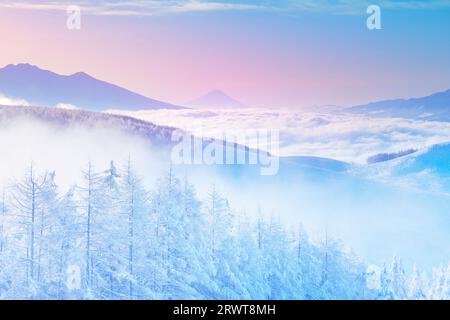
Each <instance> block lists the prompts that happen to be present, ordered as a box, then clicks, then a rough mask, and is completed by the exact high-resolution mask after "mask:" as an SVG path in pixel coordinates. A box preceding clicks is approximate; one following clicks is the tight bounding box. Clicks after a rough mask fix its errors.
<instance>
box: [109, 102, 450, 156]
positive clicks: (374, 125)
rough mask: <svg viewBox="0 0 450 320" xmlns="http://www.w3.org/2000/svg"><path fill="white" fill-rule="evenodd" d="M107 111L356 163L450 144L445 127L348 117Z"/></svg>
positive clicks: (448, 127)
mask: <svg viewBox="0 0 450 320" xmlns="http://www.w3.org/2000/svg"><path fill="white" fill-rule="evenodd" d="M108 112H110V113H115V114H121V115H128V116H132V117H135V118H138V119H142V120H146V121H150V122H153V123H155V124H159V125H166V126H172V127H177V128H180V129H184V130H188V131H190V132H192V133H193V134H195V135H198V136H207V137H213V138H222V135H223V133H224V132H233V133H240V132H242V133H245V131H246V130H248V129H271V130H279V132H280V148H279V150H280V151H279V152H280V154H279V155H281V156H318V157H325V158H332V159H336V160H341V161H346V162H349V163H354V164H365V163H366V161H367V158H368V157H370V156H373V155H375V154H378V153H391V152H398V151H401V150H407V149H411V148H412V149H419V150H420V149H424V148H426V147H428V146H430V145H433V144H437V143H444V142H449V141H450V123H448V122H438V121H424V120H412V119H402V118H374V117H369V116H364V115H354V114H346V113H323V112H311V111H302V110H276V111H274V110H269V109H240V110H234V109H232V110H230V109H220V110H218V109H211V110H207V109H201V110H200V109H199V110H195V109H182V110H146V111H135V112H130V111H118V110H112V111H111V110H110V111H108ZM242 143H243V141H242Z"/></svg>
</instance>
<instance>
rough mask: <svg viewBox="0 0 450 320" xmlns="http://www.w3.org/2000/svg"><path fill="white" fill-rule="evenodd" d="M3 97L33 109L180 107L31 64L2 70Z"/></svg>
mask: <svg viewBox="0 0 450 320" xmlns="http://www.w3.org/2000/svg"><path fill="white" fill-rule="evenodd" d="M0 94H2V95H4V96H6V97H8V98H12V99H20V100H25V101H26V102H27V103H28V104H29V105H34V106H47V107H54V106H56V105H58V104H63V105H72V106H75V107H78V108H82V109H86V110H90V111H104V110H107V109H121V110H145V109H178V108H181V107H179V106H176V105H173V104H170V103H166V102H163V101H159V100H155V99H151V98H148V97H145V96H143V95H140V94H138V93H135V92H131V91H129V90H127V89H124V88H121V87H119V86H116V85H113V84H110V83H108V82H105V81H101V80H98V79H95V78H94V77H92V76H90V75H88V74H86V73H84V72H78V73H74V74H72V75H68V76H66V75H60V74H56V73H54V72H51V71H47V70H43V69H40V68H38V67H37V66H34V65H30V64H17V65H13V64H10V65H7V66H6V67H4V68H2V69H0Z"/></svg>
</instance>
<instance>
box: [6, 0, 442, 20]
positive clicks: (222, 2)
mask: <svg viewBox="0 0 450 320" xmlns="http://www.w3.org/2000/svg"><path fill="white" fill-rule="evenodd" d="M374 3H377V4H379V5H380V6H382V7H383V8H387V9H436V8H450V3H449V1H446V0H429V1H425V0H413V1H411V0H384V1H375V2H374V1H368V0H362V1H360V0H358V1H357V0H338V1H333V0H305V1H297V0H281V1H280V0H238V1H231V0H150V1H149V0H125V1H117V0H103V1H100V0H94V1H86V0H78V1H76V0H71V1H69V0H63V1H52V0H39V1H36V0H23V1H9V0H7V1H2V2H1V3H0V8H14V9H29V10H65V9H66V7H67V6H68V5H79V6H81V7H82V9H83V11H84V12H86V13H89V14H95V15H128V16H129V15H137V16H148V15H161V14H177V13H186V12H198V11H229V10H265V11H289V12H295V11H312V12H328V13H335V14H365V8H367V6H368V5H370V4H374Z"/></svg>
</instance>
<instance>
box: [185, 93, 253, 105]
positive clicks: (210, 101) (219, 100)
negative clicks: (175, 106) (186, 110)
mask: <svg viewBox="0 0 450 320" xmlns="http://www.w3.org/2000/svg"><path fill="white" fill-rule="evenodd" d="M186 105H187V106H189V107H194V108H242V107H245V105H244V104H243V103H241V102H239V101H237V100H235V99H234V98H232V97H230V96H229V95H227V94H226V93H224V92H223V91H221V90H213V91H210V92H208V93H207V94H205V95H204V96H201V97H199V98H197V99H195V100H193V101H190V102H188V103H186Z"/></svg>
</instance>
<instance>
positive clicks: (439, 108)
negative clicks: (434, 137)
mask: <svg viewBox="0 0 450 320" xmlns="http://www.w3.org/2000/svg"><path fill="white" fill-rule="evenodd" d="M344 111H346V112H351V113H357V114H367V115H373V116H380V117H401V118H414V119H422V120H439V121H450V90H447V91H443V92H437V93H434V94H431V95H429V96H425V97H420V98H412V99H392V100H383V101H378V102H372V103H368V104H364V105H358V106H353V107H350V108H346V109H344Z"/></svg>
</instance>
